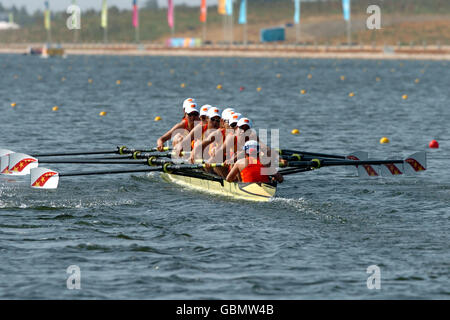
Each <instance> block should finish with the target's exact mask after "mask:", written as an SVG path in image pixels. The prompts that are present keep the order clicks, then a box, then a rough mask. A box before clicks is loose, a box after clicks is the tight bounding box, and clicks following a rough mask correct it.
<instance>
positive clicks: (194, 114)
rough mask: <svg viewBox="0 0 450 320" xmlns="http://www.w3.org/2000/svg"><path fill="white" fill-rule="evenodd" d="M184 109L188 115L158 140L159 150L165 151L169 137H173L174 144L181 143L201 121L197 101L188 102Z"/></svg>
mask: <svg viewBox="0 0 450 320" xmlns="http://www.w3.org/2000/svg"><path fill="white" fill-rule="evenodd" d="M183 104H184V103H183ZM183 109H184V112H185V114H186V116H185V117H184V118H183V119H181V121H180V122H179V123H177V124H176V125H174V126H173V127H172V129H170V130H169V131H167V132H166V133H165V134H164V135H162V136H161V137H160V138H159V139H158V140H157V142H156V144H157V148H158V151H164V143H165V142H166V141H167V140H169V139H172V144H173V146H175V145H177V144H178V143H180V142H181V141H182V140H183V139H184V137H185V136H186V135H188V134H189V132H190V131H191V130H192V129H193V128H194V125H195V122H196V121H199V112H198V109H197V104H196V103H195V102H190V103H189V104H186V105H185V106H183Z"/></svg>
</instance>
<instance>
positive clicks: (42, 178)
mask: <svg viewBox="0 0 450 320" xmlns="http://www.w3.org/2000/svg"><path fill="white" fill-rule="evenodd" d="M58 182H59V174H58V172H56V171H53V170H50V169H47V168H34V169H31V170H30V183H31V187H32V188H35V189H56V188H58Z"/></svg>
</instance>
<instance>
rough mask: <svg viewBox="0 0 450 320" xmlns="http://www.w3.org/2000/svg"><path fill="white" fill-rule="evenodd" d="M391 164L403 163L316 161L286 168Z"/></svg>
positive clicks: (396, 161) (386, 161)
mask: <svg viewBox="0 0 450 320" xmlns="http://www.w3.org/2000/svg"><path fill="white" fill-rule="evenodd" d="M391 163H403V160H339V161H337V160H328V159H323V160H319V159H318V160H317V161H291V162H289V163H288V165H287V166H288V167H299V168H300V167H304V168H306V167H313V168H319V167H330V166H358V165H381V164H391Z"/></svg>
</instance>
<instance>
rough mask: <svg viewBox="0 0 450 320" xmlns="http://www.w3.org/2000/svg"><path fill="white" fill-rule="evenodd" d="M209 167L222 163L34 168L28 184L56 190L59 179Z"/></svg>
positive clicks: (38, 187)
mask: <svg viewBox="0 0 450 320" xmlns="http://www.w3.org/2000/svg"><path fill="white" fill-rule="evenodd" d="M207 166H210V167H221V166H224V164H223V163H212V164H172V163H170V162H167V163H164V165H162V166H158V167H153V168H142V169H127V170H121V169H119V170H101V171H79V172H67V173H58V172H56V171H53V170H50V169H47V168H42V167H41V168H34V169H31V170H30V183H31V187H32V188H37V189H56V188H57V187H58V183H59V177H71V176H90V175H102V174H121V173H134V172H155V171H162V172H166V173H171V172H175V171H183V170H192V169H200V168H205V167H207Z"/></svg>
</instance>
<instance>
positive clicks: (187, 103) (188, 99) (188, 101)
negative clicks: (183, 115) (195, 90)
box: [183, 98, 195, 111]
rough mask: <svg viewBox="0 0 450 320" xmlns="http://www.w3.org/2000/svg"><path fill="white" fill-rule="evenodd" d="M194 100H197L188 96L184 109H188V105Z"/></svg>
mask: <svg viewBox="0 0 450 320" xmlns="http://www.w3.org/2000/svg"><path fill="white" fill-rule="evenodd" d="M192 102H195V99H194V98H187V99H185V100H184V101H183V110H185V111H186V106H187V105H189V104H191V103H192Z"/></svg>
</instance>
